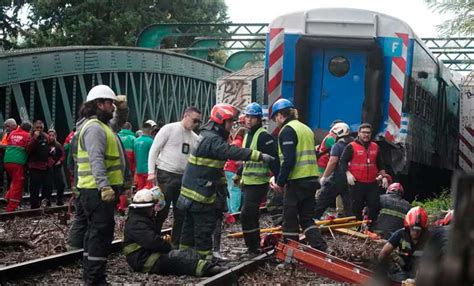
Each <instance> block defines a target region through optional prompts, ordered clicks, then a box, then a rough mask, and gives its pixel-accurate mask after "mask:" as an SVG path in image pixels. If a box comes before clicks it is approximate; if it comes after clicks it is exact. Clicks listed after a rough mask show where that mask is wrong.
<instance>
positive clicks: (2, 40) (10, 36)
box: [0, 0, 25, 50]
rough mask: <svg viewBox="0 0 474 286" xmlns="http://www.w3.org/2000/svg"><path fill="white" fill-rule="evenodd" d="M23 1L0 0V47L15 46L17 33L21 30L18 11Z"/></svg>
mask: <svg viewBox="0 0 474 286" xmlns="http://www.w3.org/2000/svg"><path fill="white" fill-rule="evenodd" d="M24 4H25V1H21V0H15V1H11V0H0V47H3V48H4V49H5V50H8V49H12V48H14V47H16V43H17V39H18V35H19V34H20V33H21V31H22V25H21V21H20V19H19V16H18V14H19V12H20V10H21V8H23V6H24Z"/></svg>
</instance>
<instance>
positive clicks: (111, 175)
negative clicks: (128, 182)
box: [77, 119, 123, 189]
mask: <svg viewBox="0 0 474 286" xmlns="http://www.w3.org/2000/svg"><path fill="white" fill-rule="evenodd" d="M94 122H95V123H98V124H99V126H100V127H101V128H102V129H103V130H104V132H105V138H106V145H105V154H104V164H105V168H106V170H107V179H108V180H109V184H110V185H111V186H119V185H122V184H123V173H122V162H121V160H120V149H119V148H120V146H119V143H118V141H117V140H118V139H117V137H116V135H115V134H114V132H113V131H112V129H110V127H109V126H108V125H106V124H104V123H103V122H101V121H100V120H98V119H89V120H88V121H87V122H86V123H85V124H84V127H82V129H81V132H80V134H79V138H78V148H77V149H78V150H77V176H78V181H77V188H79V189H96V188H97V183H96V181H95V178H94V176H93V175H92V170H91V165H90V163H89V154H88V153H87V151H86V150H84V148H83V147H82V144H81V140H82V136H83V134H84V130H86V128H87V127H88V126H89V125H90V124H91V123H94Z"/></svg>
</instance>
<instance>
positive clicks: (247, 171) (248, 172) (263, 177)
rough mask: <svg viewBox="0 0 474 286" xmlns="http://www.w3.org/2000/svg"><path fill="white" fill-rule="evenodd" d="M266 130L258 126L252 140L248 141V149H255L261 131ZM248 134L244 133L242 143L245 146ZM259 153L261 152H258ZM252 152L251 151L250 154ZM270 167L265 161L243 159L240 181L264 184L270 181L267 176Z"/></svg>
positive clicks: (246, 183)
mask: <svg viewBox="0 0 474 286" xmlns="http://www.w3.org/2000/svg"><path fill="white" fill-rule="evenodd" d="M265 132H266V130H265V129H264V128H263V127H260V128H259V129H258V130H257V131H255V134H254V135H253V137H252V142H250V149H252V150H253V151H256V152H258V151H257V147H258V146H257V144H258V140H259V138H260V135H261V134H262V133H265ZM247 139H248V134H245V137H244V145H243V146H247V143H246V142H247ZM258 153H259V154H261V152H258ZM253 154H254V153H253V152H252V155H253ZM259 156H260V155H259ZM269 172H270V168H269V167H268V164H267V163H263V162H255V161H245V162H244V169H243V172H242V183H243V184H245V185H260V184H265V183H268V182H269V181H270V178H269V176H268V174H269Z"/></svg>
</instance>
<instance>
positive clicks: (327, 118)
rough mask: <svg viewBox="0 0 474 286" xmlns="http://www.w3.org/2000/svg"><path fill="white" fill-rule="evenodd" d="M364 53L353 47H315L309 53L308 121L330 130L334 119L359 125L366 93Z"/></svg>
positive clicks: (351, 124) (353, 125) (353, 126)
mask: <svg viewBox="0 0 474 286" xmlns="http://www.w3.org/2000/svg"><path fill="white" fill-rule="evenodd" d="M366 64H367V54H366V53H365V52H361V51H355V50H343V49H340V50H336V49H318V50H314V51H313V53H312V75H311V84H310V89H309V90H310V96H309V105H310V110H311V112H310V115H309V116H308V120H309V122H308V123H309V124H310V126H311V128H313V129H318V128H319V129H325V130H328V129H329V125H330V124H331V122H332V121H333V120H335V119H341V120H344V121H345V122H347V123H349V125H350V126H351V128H352V129H353V130H354V129H355V128H357V126H358V125H359V124H360V120H361V114H362V104H363V101H364V95H365V87H364V81H365V67H366Z"/></svg>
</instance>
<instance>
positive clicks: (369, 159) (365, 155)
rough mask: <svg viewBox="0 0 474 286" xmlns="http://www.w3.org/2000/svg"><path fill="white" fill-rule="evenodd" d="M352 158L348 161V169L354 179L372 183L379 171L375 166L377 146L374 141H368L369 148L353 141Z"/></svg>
mask: <svg viewBox="0 0 474 286" xmlns="http://www.w3.org/2000/svg"><path fill="white" fill-rule="evenodd" d="M349 144H351V145H352V149H353V153H352V159H351V161H350V162H349V167H348V170H349V172H351V173H352V175H354V177H355V178H356V180H357V181H358V182H361V183H373V182H375V180H376V179H375V178H376V177H377V174H378V172H379V169H378V168H377V162H376V160H377V154H378V153H379V146H378V145H377V144H376V143H375V142H370V144H369V148H367V149H366V148H365V147H364V146H363V145H362V144H360V143H358V142H356V141H353V142H351V143H349Z"/></svg>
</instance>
